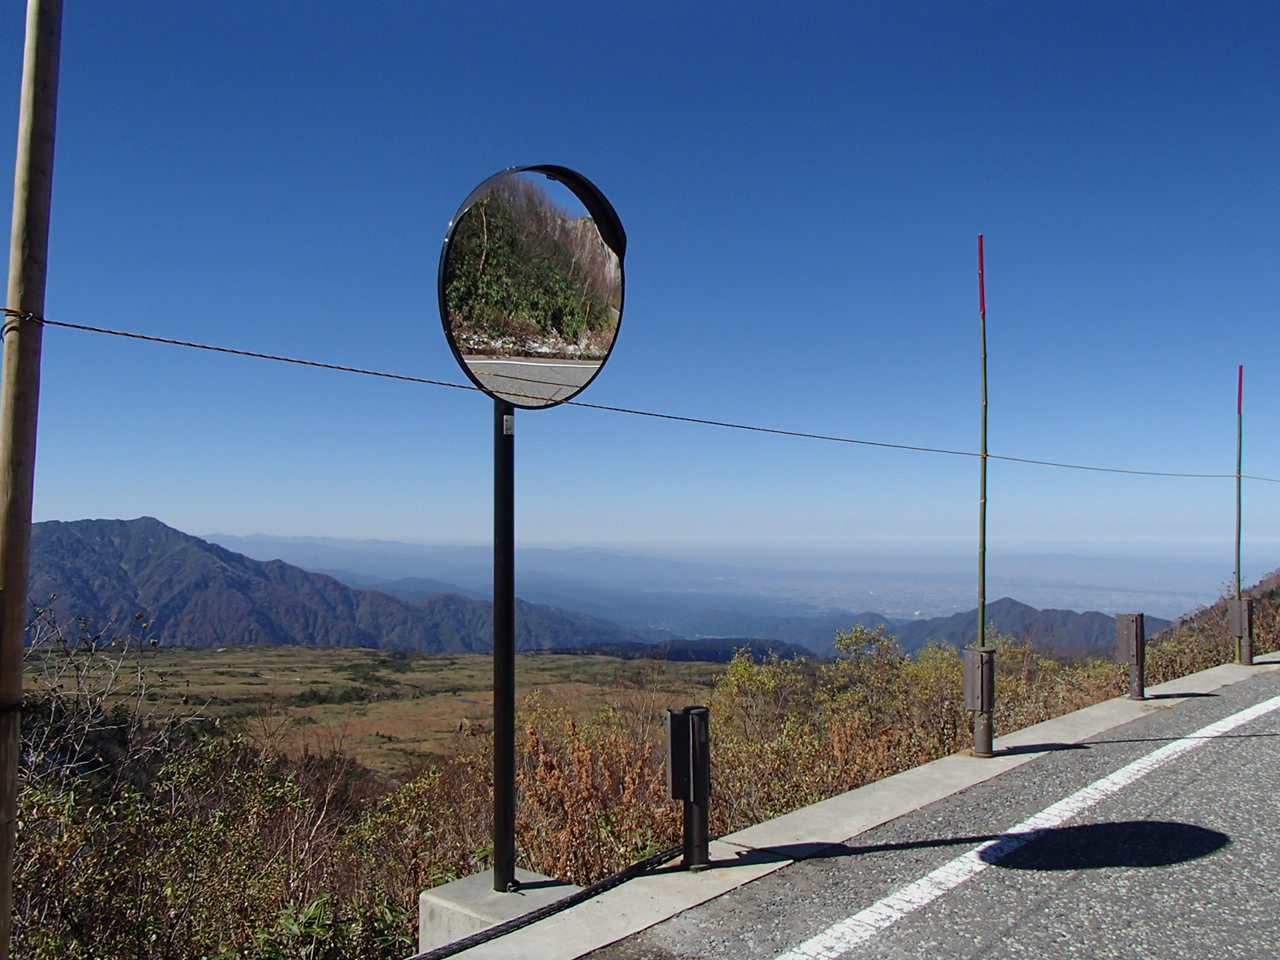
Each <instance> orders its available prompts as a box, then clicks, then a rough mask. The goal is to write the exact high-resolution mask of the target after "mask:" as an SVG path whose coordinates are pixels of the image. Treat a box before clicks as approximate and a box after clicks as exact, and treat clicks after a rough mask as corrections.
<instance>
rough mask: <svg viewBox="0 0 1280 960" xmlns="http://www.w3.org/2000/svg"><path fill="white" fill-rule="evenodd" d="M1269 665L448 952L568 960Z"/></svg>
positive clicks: (469, 959)
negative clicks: (698, 870) (701, 867)
mask: <svg viewBox="0 0 1280 960" xmlns="http://www.w3.org/2000/svg"><path fill="white" fill-rule="evenodd" d="M1277 669H1280V653H1271V654H1266V655H1265V656H1261V657H1258V658H1257V661H1256V664H1255V665H1254V666H1252V667H1244V666H1239V665H1238V664H1226V665H1223V666H1220V667H1213V668H1211V669H1209V670H1204V671H1201V672H1200V673H1195V674H1191V675H1190V676H1186V677H1180V678H1179V679H1177V680H1171V681H1169V682H1168V683H1162V684H1159V685H1158V686H1154V687H1149V688H1148V689H1147V696H1148V698H1149V699H1147V700H1129V699H1126V698H1117V699H1115V700H1107V701H1104V702H1103V703H1098V704H1095V705H1093V706H1091V707H1085V708H1084V709H1083V710H1077V711H1076V712H1075V713H1069V714H1066V715H1064V716H1061V717H1057V718H1055V719H1053V720H1046V721H1045V722H1044V723H1037V724H1035V725H1034V726H1031V727H1027V728H1025V729H1023V730H1018V731H1016V732H1014V733H1010V734H1007V735H1006V736H1003V737H999V738H998V739H997V740H996V741H995V747H996V756H995V757H992V758H990V759H978V758H976V757H971V756H967V755H965V754H962V753H957V754H952V755H951V756H948V757H943V758H941V759H939V760H934V761H932V762H931V763H926V764H924V765H923V766H920V767H915V768H914V769H911V770H906V771H903V772H902V773H899V774H895V775H894V776H892V777H886V778H885V779H884V780H879V781H877V782H875V783H871V784H867V785H866V786H865V787H859V788H858V789H856V790H851V791H849V792H848V793H844V794H841V795H839V796H836V797H832V798H830V799H829V800H823V801H822V802H820V803H815V804H813V805H812V806H809V807H804V808H802V809H800V810H795V811H793V812H792V813H788V814H785V815H784V816H781V817H778V818H776V819H774V820H768V821H766V822H764V823H759V824H756V825H755V826H751V827H747V828H746V829H745V830H739V831H738V832H737V833H733V834H730V835H729V836H726V837H722V838H720V839H719V840H717V841H714V842H713V843H712V844H711V851H710V852H711V859H712V867H713V869H711V870H706V871H703V872H701V873H688V872H685V871H682V870H679V869H677V868H675V867H672V868H663V869H662V870H659V871H658V872H655V873H652V874H649V875H647V876H643V877H639V878H637V879H635V880H632V881H630V882H628V883H625V884H623V885H622V886H619V887H615V888H614V889H612V890H609V891H607V892H606V893H603V894H601V895H600V896H599V897H597V898H595V899H594V900H590V901H588V902H586V903H582V904H578V905H577V906H575V907H572V908H570V909H567V910H565V911H563V912H561V913H558V914H555V915H554V916H551V917H548V918H546V919H545V920H541V921H539V922H537V923H534V924H531V925H529V926H528V927H524V928H522V929H520V930H517V931H515V932H513V933H510V934H507V935H506V936H504V937H499V938H497V939H495V940H492V941H490V942H489V943H485V944H481V945H480V946H478V947H472V948H471V949H470V950H464V951H462V952H461V953H458V954H456V955H455V956H457V957H460V958H465V960H509V958H511V957H519V958H521V960H576V958H578V957H581V956H583V955H584V954H587V953H590V952H591V951H592V950H598V949H599V948H600V947H604V946H608V945H609V944H611V943H614V942H616V941H618V940H621V939H623V938H624V937H629V936H631V935H633V934H636V933H639V932H640V931H642V930H645V929H647V928H648V927H651V926H653V925H654V924H657V923H661V922H662V921H663V920H667V919H670V918H671V917H674V916H676V915H678V914H680V913H683V912H684V911H686V910H689V909H690V908H692V907H696V906H698V905H699V904H701V903H706V902H707V901H708V900H714V899H715V898H716V897H719V896H721V895H723V894H725V893H727V892H729V891H730V890H733V889H735V888H737V887H740V886H743V885H745V884H748V883H750V882H751V881H753V880H756V879H759V878H760V877H763V876H766V875H768V874H770V873H773V872H775V871H777V870H781V869H782V868H784V867H786V866H788V865H789V864H791V863H794V862H795V861H797V860H804V859H806V858H808V857H811V856H814V855H815V854H817V853H818V852H820V851H821V850H823V849H824V848H826V847H829V846H831V845H833V844H837V843H843V842H845V841H847V840H849V839H850V838H852V837H856V836H857V835H859V834H861V833H864V832H866V831H867V830H870V829H872V828H873V827H878V826H880V825H881V824H884V823H887V822H889V821H890V820H894V819H896V818H898V817H901V816H903V815H905V814H908V813H910V812H912V811H913V810H918V809H920V808H921V807H924V806H927V805H928V804H930V803H933V802H934V801H936V800H941V799H942V798H943V797H948V796H950V795H952V794H954V793H958V792H959V791H961V790H965V789H967V788H969V787H972V786H973V785H974V784H978V783H981V782H983V781H985V780H990V779H992V778H993V777H998V776H1000V775H1001V774H1002V773H1005V772H1006V771H1008V770H1012V769H1014V768H1015V767H1019V766H1021V765H1022V764H1024V763H1027V762H1029V761H1031V760H1034V759H1035V758H1036V757H1040V756H1043V755H1044V754H1045V753H1048V752H1050V751H1052V750H1055V749H1058V748H1060V747H1062V746H1065V745H1069V744H1075V743H1080V742H1082V741H1084V740H1087V739H1089V738H1090V737H1096V736H1097V735H1098V734H1100V733H1102V732H1104V731H1106V730H1110V729H1112V728H1114V727H1118V726H1121V725H1122V724H1125V723H1128V722H1129V721H1131V720H1136V719H1138V718H1139V717H1143V716H1146V715H1148V714H1150V713H1153V712H1155V711H1157V710H1167V709H1170V708H1172V707H1175V706H1177V705H1178V704H1179V703H1182V702H1183V701H1184V700H1185V699H1186V698H1187V697H1188V696H1195V695H1203V694H1206V693H1212V692H1213V691H1214V690H1218V689H1221V688H1222V687H1227V686H1231V685H1233V684H1236V683H1240V682H1241V681H1243V680H1247V679H1249V678H1250V677H1254V676H1257V675H1258V674H1259V673H1263V672H1270V671H1273V670H1277Z"/></svg>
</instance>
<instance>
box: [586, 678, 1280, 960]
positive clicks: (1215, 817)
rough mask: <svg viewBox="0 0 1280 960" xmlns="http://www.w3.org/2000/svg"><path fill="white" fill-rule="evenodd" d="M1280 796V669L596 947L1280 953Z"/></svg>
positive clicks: (1008, 954) (693, 954)
mask: <svg viewBox="0 0 1280 960" xmlns="http://www.w3.org/2000/svg"><path fill="white" fill-rule="evenodd" d="M1278 792H1280V672H1272V673H1267V674H1260V675H1258V676H1256V677H1254V678H1252V679H1249V680H1247V681H1245V682H1242V683H1238V684H1235V685H1234V686H1230V687H1225V688H1222V689H1220V690H1219V691H1218V692H1217V693H1215V694H1212V695H1206V696H1201V697H1197V698H1195V699H1193V700H1191V701H1188V702H1184V703H1181V704H1179V705H1178V706H1177V708H1176V709H1169V710H1158V711H1156V712H1154V713H1152V714H1150V715H1148V716H1145V717H1143V718H1142V719H1140V720H1136V721H1134V722H1132V723H1129V724H1126V725H1124V726H1121V727H1117V728H1114V729H1112V730H1109V731H1107V732H1106V733H1104V734H1102V735H1101V736H1099V737H1098V738H1096V739H1094V740H1091V741H1087V742H1086V743H1084V744H1079V745H1075V746H1072V747H1068V748H1064V749H1061V750H1057V751H1054V752H1052V753H1049V754H1047V755H1045V756H1042V757H1040V758H1038V759H1036V760H1033V761H1032V762H1030V763H1027V764H1024V765H1023V766H1020V767H1017V768H1016V769H1013V770H1011V771H1009V772H1007V773H1005V774H1004V775H1002V776H999V777H996V778H994V779H992V780H988V781H985V782H983V783H980V784H978V785H976V786H974V787H972V788H970V789H968V790H965V791H963V792H961V793H958V794H955V795H953V796H951V797H948V798H946V799H944V800H940V801H938V802H937V803H934V804H931V805H929V806H926V807H923V808H922V809H920V810H917V811H915V812H914V813H912V814H909V815H907V816H904V817H900V818H899V819H897V820H894V821H891V822H890V823H887V824H885V825H883V826H881V827H879V828H877V829H874V830H871V831H869V832H867V833H863V834H860V835H859V836H857V837H856V838H852V839H850V840H849V841H848V842H847V843H845V844H843V845H840V846H837V847H834V848H831V849H829V850H827V851H825V852H824V853H821V854H819V855H817V856H815V857H813V858H811V859H808V860H804V861H802V862H798V863H796V864H794V865H792V866H790V867H788V868H786V869H783V870H780V871H778V872H776V873H773V874H770V875H768V876H765V877H763V878H761V879H759V880H757V881H755V882H753V883H750V884H747V885H746V886H743V887H740V888H738V889H736V890H734V891H731V892H730V893H728V894H726V895H724V896H722V897H719V898H717V899H715V900H712V901H710V902H708V903H705V904H703V905H702V906H699V907H696V908H694V909H692V910H688V911H686V912H684V913H682V914H680V915H678V916H676V917H673V918H671V919H670V920H667V921H665V922H664V923H661V924H659V925H657V926H656V927H651V928H650V929H648V930H646V931H644V932H642V933H640V934H637V935H635V936H633V937H630V938H628V939H626V940H623V941H621V942H619V943H616V944H613V945H611V946H609V947H605V948H602V949H600V950H597V951H595V952H593V953H591V954H589V956H590V958H591V960H677V958H678V960H693V958H699V960H703V958H705V960H721V958H731V960H740V958H741V960H753V958H760V960H784V958H785V960H809V958H814V960H816V958H830V960H834V958H845V957H848V958H865V957H878V958H892V960H905V958H930V960H952V958H957V960H959V958H1034V960H1059V958H1064V960H1065V958H1091V960H1092V958H1113V957H1125V958H1144V960H1187V958H1195V960H1214V958H1247V960H1264V958H1274V957H1280V892H1278V888H1280V837H1278V836H1277V834H1278V832H1280V799H1278ZM729 869H732V868H729Z"/></svg>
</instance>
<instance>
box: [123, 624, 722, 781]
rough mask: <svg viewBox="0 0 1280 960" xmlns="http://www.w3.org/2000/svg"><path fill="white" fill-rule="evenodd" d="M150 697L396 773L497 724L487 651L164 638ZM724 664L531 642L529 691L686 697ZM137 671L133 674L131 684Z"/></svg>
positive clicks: (633, 698)
mask: <svg viewBox="0 0 1280 960" xmlns="http://www.w3.org/2000/svg"><path fill="white" fill-rule="evenodd" d="M144 663H145V670H146V679H145V681H144V682H145V683H146V688H145V691H144V697H145V700H146V702H147V703H148V704H149V705H150V706H151V707H152V708H153V709H156V710H159V711H162V712H164V713H168V712H171V711H173V710H177V711H178V712H183V711H192V712H199V713H203V714H205V715H207V716H211V717H218V718H220V719H222V720H224V721H227V722H232V723H236V724H241V725H243V728H244V730H245V732H246V733H247V734H248V735H249V736H250V738H251V739H253V740H254V741H255V742H258V743H260V744H261V745H263V746H271V747H273V748H274V749H278V750H283V751H284V752H286V753H292V754H298V753H301V752H303V751H305V750H310V751H312V752H321V753H330V752H334V750H335V749H336V750H338V751H340V752H342V753H345V754H347V755H348V756H351V757H353V758H355V759H357V760H359V761H361V762H362V763H365V764H368V765H369V766H371V767H373V768H375V769H377V770H380V771H382V772H384V773H388V774H393V775H394V774H397V773H402V772H405V771H408V770H412V769H414V768H416V767H418V766H420V762H421V760H422V759H423V758H424V757H425V756H426V755H430V754H436V755H439V754H441V753H443V752H445V751H446V750H447V749H448V748H449V747H450V745H451V744H453V743H454V742H455V741H456V740H457V739H458V738H459V737H467V736H474V735H481V734H484V733H486V732H487V731H488V730H489V727H490V724H491V717H492V712H493V695H492V683H493V677H492V673H493V661H492V658H491V657H489V656H488V655H487V654H414V653H400V652H388V651H381V650H370V649H364V648H332V647H325V648H317V647H286V646H233V647H222V648H218V649H206V650H193V649H185V648H169V649H165V648H161V649H157V650H153V651H149V652H148V653H147V654H145V657H144ZM724 669H725V665H724V664H712V663H687V662H680V663H675V662H665V661H653V660H619V659H616V658H613V657H600V656H571V655H562V654H523V655H521V656H520V657H519V658H518V661H517V666H516V676H517V684H518V691H519V696H520V699H521V700H522V701H523V700H524V699H525V698H526V697H528V696H529V695H530V694H531V693H534V692H535V691H537V694H538V697H539V699H540V701H541V702H542V703H543V704H544V705H549V706H563V707H565V708H567V710H568V711H569V713H570V715H572V716H575V717H586V716H591V715H594V714H597V713H599V712H600V711H601V710H603V709H605V708H607V707H611V706H613V707H619V706H620V707H622V708H623V709H626V708H628V707H629V706H634V707H636V708H640V707H655V706H656V707H659V708H661V707H667V706H670V707H681V706H686V705H688V704H692V703H699V702H702V700H705V699H706V697H707V695H708V691H709V688H710V686H711V683H712V681H713V679H714V678H715V677H716V676H717V675H718V674H720V673H722V672H723V671H724ZM131 687H132V688H133V689H136V686H134V685H133V684H132V683H130V684H125V685H124V686H123V687H122V692H126V693H127V692H128V691H129V689H130V688H131Z"/></svg>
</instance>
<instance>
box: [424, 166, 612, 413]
mask: <svg viewBox="0 0 1280 960" xmlns="http://www.w3.org/2000/svg"><path fill="white" fill-rule="evenodd" d="M518 173H540V174H543V175H544V176H546V177H548V178H549V179H551V180H555V181H557V182H558V183H561V184H563V185H564V186H565V187H566V188H568V190H569V191H570V192H571V193H572V194H573V195H574V196H576V197H577V198H578V200H579V201H581V203H582V205H583V206H584V207H585V208H586V210H587V213H589V214H590V215H591V218H592V220H593V221H594V222H595V225H596V229H597V230H598V231H599V233H600V239H601V240H603V241H604V243H605V245H606V246H607V247H608V248H609V249H610V250H612V251H613V252H614V254H615V255H616V256H617V258H618V332H621V329H622V313H623V306H624V303H625V301H626V286H627V272H626V267H625V265H624V259H625V257H624V254H625V253H626V250H627V234H626V232H625V231H624V230H623V229H622V220H621V219H620V218H619V217H618V213H617V211H616V210H614V209H613V204H611V203H610V202H609V200H608V198H607V197H605V195H604V194H603V193H601V192H600V188H599V187H597V186H596V185H595V184H594V183H592V182H591V181H590V180H588V179H587V178H586V177H584V176H583V175H582V174H580V173H578V172H577V171H576V170H570V169H569V168H568V167H561V166H557V165H555V164H536V165H534V166H528V167H510V168H508V169H506V170H502V171H500V172H498V173H495V174H494V175H493V176H491V177H488V178H487V179H486V180H485V181H484V182H483V183H481V184H480V185H479V186H478V187H476V188H475V189H474V190H472V191H471V193H469V194H468V195H467V198H466V199H465V200H464V201H462V205H461V206H460V207H458V212H457V213H455V214H454V215H453V219H452V220H451V221H450V222H449V230H448V232H447V233H446V234H445V238H444V246H443V247H442V248H441V250H440V266H439V268H438V270H437V274H436V296H437V299H438V300H439V306H440V323H441V325H442V326H443V327H444V335H445V340H446V341H447V342H448V344H449V350H450V351H451V352H452V353H453V357H454V359H455V360H457V361H458V366H459V367H461V368H462V372H463V373H465V374H466V375H467V379H468V380H470V381H471V382H472V383H473V384H475V385H476V386H477V387H479V388H480V389H481V390H483V391H484V392H485V393H487V394H488V395H489V396H491V397H493V398H494V399H495V400H500V401H502V402H503V403H509V404H511V406H513V407H519V408H521V409H524V410H544V409H546V408H547V407H555V406H559V405H560V404H562V403H565V402H567V401H569V400H572V399H573V398H574V397H576V396H578V395H579V394H580V393H582V391H583V390H585V389H587V387H589V386H591V384H592V383H593V382H594V381H595V379H596V377H598V376H599V375H600V371H601V370H603V369H604V365H605V364H606V363H608V362H609V357H610V356H612V355H613V348H614V346H616V345H617V342H618V336H617V333H616V332H615V334H614V338H613V343H611V344H610V345H609V352H608V353H607V354H606V355H605V357H604V359H603V360H601V361H600V365H599V366H598V367H597V368H596V371H595V373H593V374H592V375H591V378H590V379H589V380H587V382H586V383H584V384H582V386H580V387H578V389H577V390H575V391H574V392H573V393H571V394H569V395H568V396H566V397H562V398H561V399H559V400H555V401H553V402H551V403H539V404H527V403H519V402H517V401H515V400H512V399H511V398H509V397H505V396H500V395H498V394H496V393H494V392H493V390H491V389H490V388H489V387H488V386H486V385H485V384H484V383H482V382H481V381H480V380H479V378H477V377H476V376H475V375H474V374H472V372H471V368H470V367H469V366H468V365H467V363H466V361H465V360H464V359H463V357H462V353H461V352H460V351H459V350H458V345H457V343H455V342H454V339H453V332H452V331H451V330H450V329H449V310H448V307H447V305H446V303H445V263H446V261H447V260H448V258H449V245H450V244H451V243H452V241H453V234H454V231H455V230H456V229H457V226H458V222H459V221H460V220H461V219H462V216H463V214H465V213H466V212H467V211H468V210H470V209H471V208H472V207H473V206H474V205H475V204H476V203H477V202H478V201H479V200H480V199H481V198H483V197H485V196H487V195H488V193H489V191H490V189H491V188H492V186H493V184H494V183H495V182H497V181H498V180H501V179H502V178H503V177H509V176H512V175H514V174H518Z"/></svg>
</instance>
